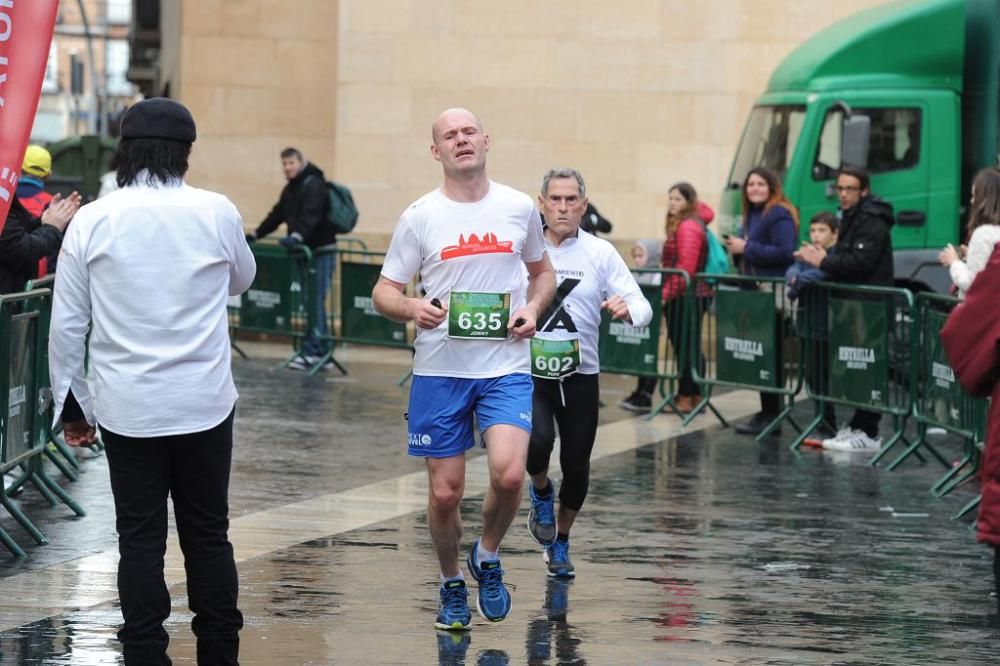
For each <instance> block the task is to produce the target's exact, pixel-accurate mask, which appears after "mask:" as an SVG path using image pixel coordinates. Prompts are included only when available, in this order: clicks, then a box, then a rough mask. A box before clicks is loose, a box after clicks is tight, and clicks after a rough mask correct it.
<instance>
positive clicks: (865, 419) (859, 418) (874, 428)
mask: <svg viewBox="0 0 1000 666" xmlns="http://www.w3.org/2000/svg"><path fill="white" fill-rule="evenodd" d="M881 420H882V415H881V414H879V413H878V412H869V411H868V410H867V409H856V410H854V417H853V418H852V419H851V422H850V424H849V425H850V427H852V428H854V429H855V430H863V431H864V433H865V434H866V435H868V436H869V437H872V438H875V437H878V424H879V421H881Z"/></svg>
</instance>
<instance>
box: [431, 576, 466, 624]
mask: <svg viewBox="0 0 1000 666" xmlns="http://www.w3.org/2000/svg"><path fill="white" fill-rule="evenodd" d="M470 622H472V613H471V612H470V611H469V591H468V590H467V589H465V581H464V580H449V581H446V582H445V584H444V585H442V586H441V602H440V604H439V607H438V615H437V619H436V620H435V621H434V626H435V627H437V628H438V629H452V630H457V631H462V630H465V629H468V628H469V623H470Z"/></svg>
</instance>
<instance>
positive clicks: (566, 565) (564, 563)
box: [545, 541, 576, 578]
mask: <svg viewBox="0 0 1000 666" xmlns="http://www.w3.org/2000/svg"><path fill="white" fill-rule="evenodd" d="M545 563H546V564H547V565H548V566H549V575H550V576H552V577H554V578H573V577H574V576H576V571H575V570H574V569H573V563H572V562H570V559H569V542H568V541H556V542H555V543H553V544H550V545H548V546H546V547H545Z"/></svg>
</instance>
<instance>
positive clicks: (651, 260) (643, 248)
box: [618, 239, 663, 412]
mask: <svg viewBox="0 0 1000 666" xmlns="http://www.w3.org/2000/svg"><path fill="white" fill-rule="evenodd" d="M662 254H663V242H662V241H658V240H654V239H646V240H640V241H636V242H635V245H633V246H632V267H633V268H659V267H660V256H661V255H662ZM632 275H634V276H635V281H636V282H637V283H638V284H639V285H640V286H647V285H652V286H657V287H658V286H660V282H661V281H662V278H663V276H662V275H661V274H660V273H639V272H636V271H633V272H632ZM656 381H657V380H656V377H639V381H638V382H637V383H636V386H635V390H634V391H632V393H631V395H629V396H628V397H627V398H625V399H624V400H622V401H621V402H620V403H618V405H619V406H620V407H623V408H625V409H628V410H630V411H635V412H648V411H649V410H650V409H651V408H652V404H653V391H655V390H656Z"/></svg>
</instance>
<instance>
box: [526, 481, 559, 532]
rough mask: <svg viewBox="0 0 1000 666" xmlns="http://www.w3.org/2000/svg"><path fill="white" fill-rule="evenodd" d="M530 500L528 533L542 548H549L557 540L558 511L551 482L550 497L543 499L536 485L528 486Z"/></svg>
mask: <svg viewBox="0 0 1000 666" xmlns="http://www.w3.org/2000/svg"><path fill="white" fill-rule="evenodd" d="M528 499H530V500H531V509H530V510H529V511H528V532H530V533H531V538H532V539H534V540H535V541H536V542H538V543H539V544H540V545H542V546H548V545H549V544H550V543H552V542H553V541H555V540H556V509H555V490H554V489H553V488H552V482H551V481H550V482H549V496H548V497H546V498H544V499H543V498H541V497H539V496H538V491H536V490H535V486H534V484H531V483H529V484H528Z"/></svg>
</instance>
